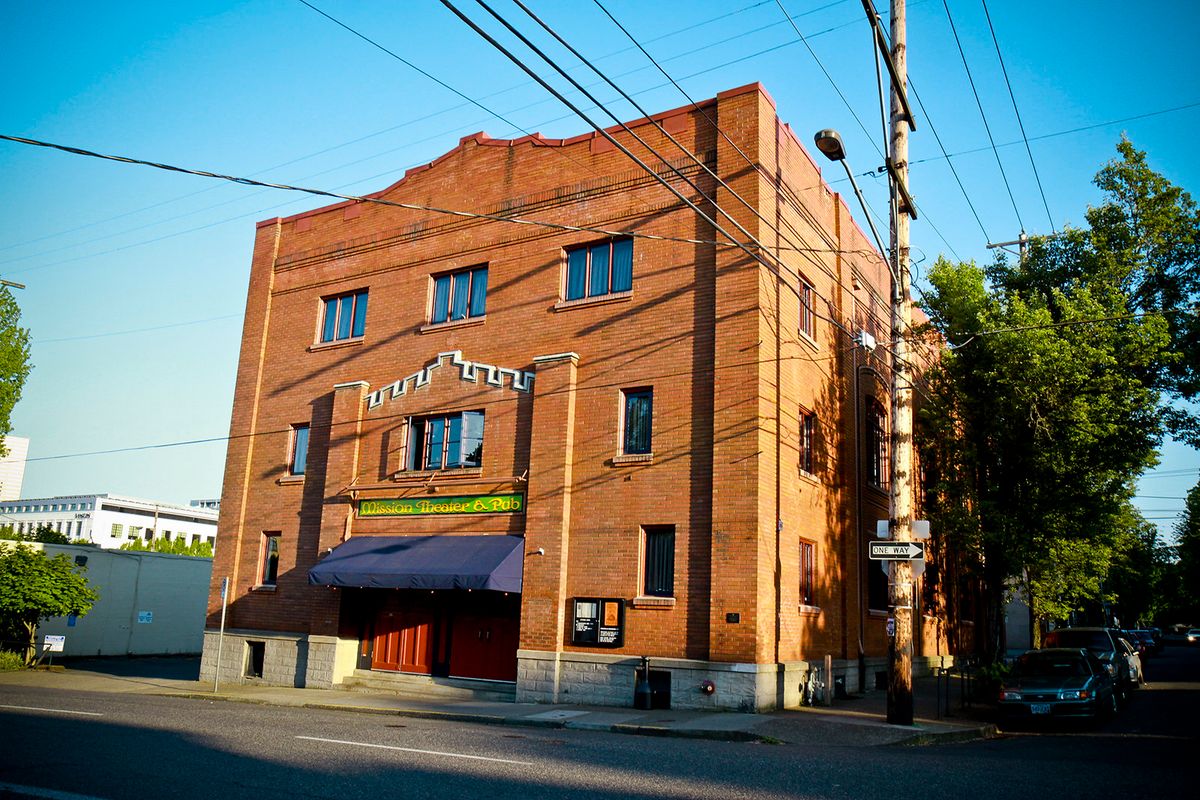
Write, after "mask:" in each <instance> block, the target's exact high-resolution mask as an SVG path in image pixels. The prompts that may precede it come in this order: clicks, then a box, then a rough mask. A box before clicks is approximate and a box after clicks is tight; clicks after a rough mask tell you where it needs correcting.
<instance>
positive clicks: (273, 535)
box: [258, 531, 279, 586]
mask: <svg viewBox="0 0 1200 800" xmlns="http://www.w3.org/2000/svg"><path fill="white" fill-rule="evenodd" d="M260 560H261V561H262V568H261V569H260V570H259V575H258V585H259V586H274V585H275V581H276V580H277V579H278V578H279V531H265V532H263V538H262V553H261V555H260Z"/></svg>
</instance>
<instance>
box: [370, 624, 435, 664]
mask: <svg viewBox="0 0 1200 800" xmlns="http://www.w3.org/2000/svg"><path fill="white" fill-rule="evenodd" d="M432 631H433V615H432V614H430V613H429V612H428V611H411V610H393V611H381V612H379V615H378V616H377V617H376V618H375V648H374V651H373V652H372V654H371V669H390V670H393V671H396V672H416V673H419V674H422V675H428V674H429V673H430V672H431V671H432V664H433V637H432V636H431V633H432Z"/></svg>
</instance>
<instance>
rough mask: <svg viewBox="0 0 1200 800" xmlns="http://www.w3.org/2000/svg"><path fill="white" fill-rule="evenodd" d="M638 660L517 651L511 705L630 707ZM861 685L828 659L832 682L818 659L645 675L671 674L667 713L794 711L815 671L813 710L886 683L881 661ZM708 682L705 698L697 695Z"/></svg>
mask: <svg viewBox="0 0 1200 800" xmlns="http://www.w3.org/2000/svg"><path fill="white" fill-rule="evenodd" d="M943 662H944V664H945V666H950V664H951V663H952V662H953V658H952V657H950V656H946V657H945V658H944V659H942V658H938V657H934V658H925V657H916V658H914V659H913V676H914V677H922V676H924V675H928V674H930V672H931V670H932V668H933V667H936V666H939V665H941V664H942V663H943ZM640 664H641V659H640V658H635V657H630V656H621V655H606V654H598V653H551V652H545V651H539V650H519V651H517V702H518V703H568V704H573V705H603V706H621V707H627V708H628V707H632V706H633V703H634V685H635V681H636V670H637V669H638V667H639V666H640ZM864 667H865V669H864V670H863V671H862V672H863V673H864V680H862V681H860V680H859V673H860V669H859V662H858V660H857V659H855V660H849V659H834V661H833V675H832V677H831V676H826V675H823V674H821V673H823V672H824V659H821V660H820V661H814V662H808V661H791V662H787V663H783V664H730V663H723V662H715V661H698V660H692V659H682V658H651V659H650V669H651V670H652V671H664V672H669V673H670V686H671V707H672V708H678V709H709V710H718V709H720V710H729V711H743V712H765V711H775V710H778V709H783V708H797V707H799V706H800V705H801V704H802V703H803V702H804V700H805V689H806V684H807V682H808V678H809V674H810V672H811V671H812V670H816V671H817V676H816V677H817V678H818V681H819V684H820V688H818V690H817V692H816V694H815V697H814V698H813V701H814V702H817V703H823V702H824V701H825V699H826V696H827V695H826V693H827V692H832V691H833V685H834V681H835V680H837V679H841V680H842V681H843V683H844V687H845V690H846V691H847V692H848V693H863V692H869V691H874V690H875V689H876V686H877V682H878V681H881V680H882V681H884V682H885V683H886V675H887V668H888V667H887V659H886V658H880V657H875V658H868V659H865V660H864ZM705 681H711V682H712V684H713V686H714V687H715V688H714V691H713V693H712V694H706V693H705V692H703V691H702V689H701V687H702V685H703V683H704V682H705Z"/></svg>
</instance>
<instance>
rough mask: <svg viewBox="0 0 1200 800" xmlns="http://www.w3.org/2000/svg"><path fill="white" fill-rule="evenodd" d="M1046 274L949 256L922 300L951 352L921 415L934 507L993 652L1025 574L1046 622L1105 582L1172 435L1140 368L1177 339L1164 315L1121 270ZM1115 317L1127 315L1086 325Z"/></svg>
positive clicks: (1147, 369)
mask: <svg viewBox="0 0 1200 800" xmlns="http://www.w3.org/2000/svg"><path fill="white" fill-rule="evenodd" d="M1042 269H1044V265H1043V264H1042V263H1041V262H1040V261H1039V260H1037V259H1033V258H1030V259H1027V260H1026V261H1025V262H1024V263H1022V264H1020V265H1017V266H1015V267H1013V266H1008V265H1001V268H999V269H993V270H988V271H985V270H983V269H980V268H978V267H976V266H975V265H974V264H954V263H950V262H948V261H945V260H940V261H939V262H938V263H937V264H935V265H934V267H933V269H932V270H931V271H930V274H929V281H930V283H931V284H932V286H933V291H932V292H931V293H930V294H929V295H928V296H927V297H926V302H925V306H926V310H927V311H928V313H929V315H930V318H931V320H932V322H933V324H934V325H935V326H936V327H937V329H938V330H939V331H940V332H941V333H942V334H943V336H945V337H946V338H947V339H948V340H949V341H950V342H951V344H952V348H953V349H951V350H949V351H948V352H946V353H945V354H944V355H943V358H942V360H941V362H940V363H939V364H938V365H937V366H936V367H935V368H934V369H933V370H931V371H930V373H929V379H930V398H929V400H928V402H927V403H926V404H925V407H924V410H923V418H922V422H923V424H924V425H926V426H927V430H928V432H929V434H930V435H928V436H926V437H925V440H926V442H929V443H931V444H930V445H929V446H926V447H925V450H924V453H923V457H924V458H923V461H924V463H925V464H926V465H927V467H928V473H927V478H928V481H927V497H928V498H929V499H928V500H927V505H929V506H930V508H929V509H928V513H929V514H930V515H931V517H932V518H935V519H936V520H937V525H938V530H939V531H942V532H943V535H944V536H945V537H946V542H947V544H948V545H949V546H950V547H951V548H957V549H958V550H959V551H962V552H965V553H967V556H968V563H970V564H973V565H974V566H975V569H976V571H977V573H978V574H979V575H980V576H981V577H982V578H983V582H984V586H985V588H986V591H987V603H986V612H987V615H986V620H985V621H986V624H987V632H988V636H986V637H985V638H984V640H983V644H984V649H985V653H987V654H988V655H992V656H994V655H996V654H998V652H999V650H1000V647H1001V638H1000V636H1001V633H1000V631H1001V628H1002V625H1001V622H1002V619H1003V618H1002V609H1003V601H1004V592H1005V590H1006V588H1007V587H1008V586H1009V585H1011V584H1012V583H1013V582H1017V581H1025V582H1027V588H1028V589H1029V590H1030V596H1031V600H1032V603H1033V608H1034V612H1035V615H1036V616H1038V617H1039V618H1040V619H1042V620H1045V619H1047V618H1050V617H1054V616H1060V615H1061V614H1062V613H1063V611H1064V610H1065V609H1066V608H1067V607H1068V606H1074V607H1078V605H1079V604H1080V603H1082V602H1083V601H1084V600H1085V599H1087V598H1088V597H1094V596H1095V595H1096V594H1097V593H1098V590H1099V585H1100V582H1101V581H1102V580H1103V578H1104V575H1105V574H1106V571H1107V569H1108V567H1109V565H1110V564H1111V560H1112V559H1113V557H1114V553H1113V548H1114V546H1115V544H1116V543H1117V540H1118V538H1119V537H1118V532H1119V531H1120V530H1121V527H1120V525H1119V519H1120V516H1121V513H1122V511H1123V509H1124V508H1125V506H1126V504H1127V501H1128V498H1129V497H1130V496H1131V495H1132V480H1133V477H1134V476H1136V475H1137V474H1138V473H1140V472H1141V471H1143V470H1144V469H1146V468H1147V467H1148V466H1150V465H1151V464H1152V463H1153V462H1154V459H1155V451H1156V449H1157V446H1158V443H1159V441H1160V436H1161V419H1160V415H1159V394H1158V392H1157V391H1156V389H1155V388H1154V387H1153V386H1152V385H1148V384H1147V382H1146V380H1145V375H1146V374H1147V373H1152V372H1153V371H1154V369H1155V367H1156V365H1157V364H1158V363H1160V362H1161V360H1162V358H1163V351H1164V350H1165V349H1166V348H1167V347H1168V343H1169V340H1168V332H1167V327H1166V324H1165V322H1164V321H1163V320H1162V319H1161V318H1160V317H1155V316H1151V317H1137V318H1127V317H1128V306H1127V303H1126V296H1125V294H1124V292H1123V291H1121V288H1120V286H1119V285H1116V284H1114V283H1113V282H1111V281H1106V280H1103V279H1100V278H1097V279H1095V280H1086V281H1085V280H1079V279H1078V278H1074V277H1073V278H1071V279H1068V280H1067V281H1066V282H1065V283H1063V284H1061V285H1053V284H1050V283H1049V282H1046V281H1043V280H1041V278H1042V276H1040V275H1030V273H1031V272H1036V271H1038V270H1042ZM989 278H990V280H989ZM1112 317H1126V318H1124V319H1121V320H1120V321H1119V322H1107V323H1103V324H1094V323H1092V322H1091V320H1096V319H1107V318H1112Z"/></svg>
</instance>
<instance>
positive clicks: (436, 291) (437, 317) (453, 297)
mask: <svg viewBox="0 0 1200 800" xmlns="http://www.w3.org/2000/svg"><path fill="white" fill-rule="evenodd" d="M487 286H488V268H487V267H486V266H483V267H472V268H470V269H462V270H458V271H456V272H447V273H445V274H442V275H435V276H434V277H433V300H432V305H431V307H430V309H429V323H430V324H431V325H440V324H441V323H444V322H458V321H460V320H464V319H471V318H472V317H482V316H484V315H485V314H486V313H487Z"/></svg>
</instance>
